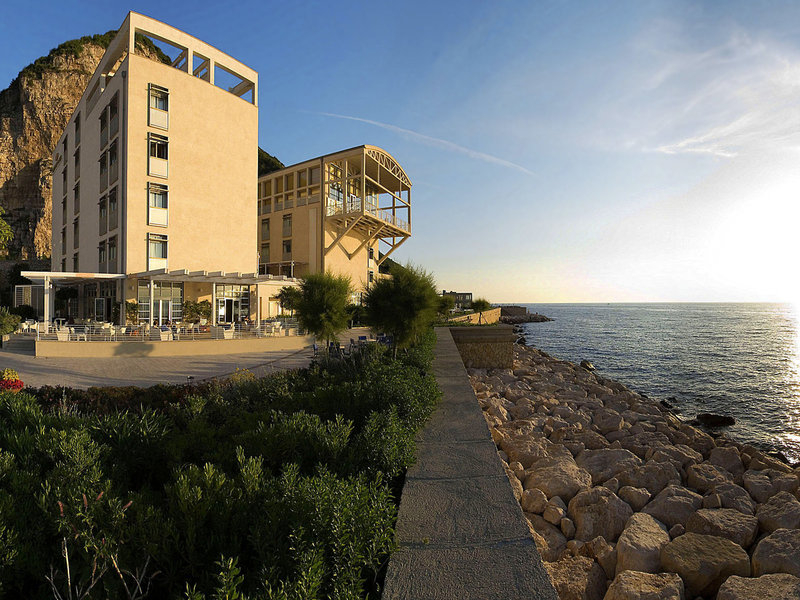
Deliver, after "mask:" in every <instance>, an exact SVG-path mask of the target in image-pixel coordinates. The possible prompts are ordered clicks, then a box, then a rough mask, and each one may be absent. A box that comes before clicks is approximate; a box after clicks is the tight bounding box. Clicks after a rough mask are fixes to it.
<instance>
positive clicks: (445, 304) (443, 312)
mask: <svg viewBox="0 0 800 600" xmlns="http://www.w3.org/2000/svg"><path fill="white" fill-rule="evenodd" d="M455 307H456V301H455V300H454V299H453V297H452V296H439V306H438V307H437V309H436V312H437V314H438V315H439V318H440V319H443V320H447V318H448V317H449V316H450V311H452V310H453V309H454V308H455Z"/></svg>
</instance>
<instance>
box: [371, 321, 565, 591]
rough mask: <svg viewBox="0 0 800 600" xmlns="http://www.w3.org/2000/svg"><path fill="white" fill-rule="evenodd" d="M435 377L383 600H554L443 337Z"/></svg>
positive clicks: (455, 356)
mask: <svg viewBox="0 0 800 600" xmlns="http://www.w3.org/2000/svg"><path fill="white" fill-rule="evenodd" d="M433 369H434V374H435V376H436V381H437V383H438V384H439V387H440V389H441V390H442V394H443V397H442V402H441V404H440V405H439V407H438V408H437V410H436V412H435V413H434V414H433V416H432V417H431V419H430V421H429V422H428V423H427V425H426V426H425V428H424V429H423V431H421V432H420V434H419V435H418V437H417V462H416V464H415V465H414V466H412V467H411V468H410V469H409V470H408V473H407V475H406V482H405V486H404V487H403V494H402V497H401V499H400V511H399V515H398V519H397V529H396V539H397V542H398V544H399V549H398V550H397V552H395V553H394V554H393V555H392V558H391V560H390V561H389V567H388V570H387V573H386V581H385V586H384V591H383V596H382V598H383V600H449V599H453V598H458V599H462V600H470V599H474V600H495V599H496V600H511V599H520V600H521V599H526V600H527V599H534V600H539V599H541V600H557V595H556V592H555V590H554V589H553V586H552V584H551V583H550V579H549V578H548V576H547V573H546V572H545V569H544V566H543V565H542V560H541V557H540V556H539V551H538V550H537V549H536V545H535V544H534V541H533V537H532V536H531V534H530V530H529V529H528V525H527V522H526V520H525V516H524V515H523V514H522V508H521V507H520V505H519V502H517V500H516V498H515V497H514V494H513V492H512V490H511V484H510V483H509V482H508V478H507V477H506V474H505V471H504V470H503V468H502V465H501V463H500V458H499V457H498V455H497V448H496V447H495V445H494V442H492V439H491V436H490V434H489V428H488V427H487V426H486V422H485V421H484V419H483V415H482V414H481V409H480V406H479V405H478V400H477V398H476V397H475V393H474V392H473V390H472V386H471V385H470V383H469V378H468V377H467V372H466V369H465V368H464V364H463V362H462V361H461V357H460V355H459V353H458V349H457V348H456V345H455V342H454V341H453V337H452V335H451V333H450V330H449V329H447V328H444V327H439V328H437V329H436V348H435V358H434V364H433Z"/></svg>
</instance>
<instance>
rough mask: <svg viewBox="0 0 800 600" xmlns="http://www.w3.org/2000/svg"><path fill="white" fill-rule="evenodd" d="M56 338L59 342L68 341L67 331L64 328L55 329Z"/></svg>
mask: <svg viewBox="0 0 800 600" xmlns="http://www.w3.org/2000/svg"><path fill="white" fill-rule="evenodd" d="M56 339H57V340H58V341H59V342H68V341H69V331H67V330H66V329H56Z"/></svg>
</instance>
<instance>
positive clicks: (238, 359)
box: [0, 347, 312, 389]
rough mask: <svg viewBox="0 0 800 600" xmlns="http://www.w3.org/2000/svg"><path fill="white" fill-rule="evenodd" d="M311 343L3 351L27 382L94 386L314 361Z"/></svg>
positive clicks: (4, 361) (0, 358)
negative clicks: (99, 353) (129, 353)
mask: <svg viewBox="0 0 800 600" xmlns="http://www.w3.org/2000/svg"><path fill="white" fill-rule="evenodd" d="M311 355H312V352H311V348H310V347H309V348H303V349H301V350H273V351H270V352H256V353H251V354H227V355H226V354H221V355H216V356H184V357H181V356H176V357H145V358H131V357H114V358H44V357H38V358H37V357H34V356H28V355H25V354H16V353H13V352H2V353H0V368H6V367H10V368H12V369H14V370H16V371H17V372H18V373H19V376H20V379H22V381H23V382H25V385H26V386H31V387H40V386H43V385H65V386H68V387H72V388H79V389H86V388H89V387H92V386H109V385H113V386H120V385H136V386H141V387H147V386H151V385H155V384H158V383H186V382H187V378H188V377H190V376H191V377H193V378H194V381H195V382H197V381H202V380H203V379H208V378H212V377H225V376H227V375H230V374H231V373H233V372H235V371H236V369H237V368H242V369H249V370H250V371H252V372H253V373H255V374H256V375H258V376H263V375H267V374H269V373H272V372H275V371H280V370H286V369H298V368H301V367H305V366H308V364H309V362H310V360H311Z"/></svg>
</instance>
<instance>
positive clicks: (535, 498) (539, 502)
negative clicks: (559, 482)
mask: <svg viewBox="0 0 800 600" xmlns="http://www.w3.org/2000/svg"><path fill="white" fill-rule="evenodd" d="M519 502H520V504H521V505H522V510H524V511H525V512H530V513H536V514H538V515H540V514H542V513H543V512H544V509H545V507H546V506H547V495H546V494H545V493H544V492H543V491H542V490H540V489H537V488H531V489H529V490H525V491H524V492H522V497H521V498H520V501H519Z"/></svg>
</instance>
